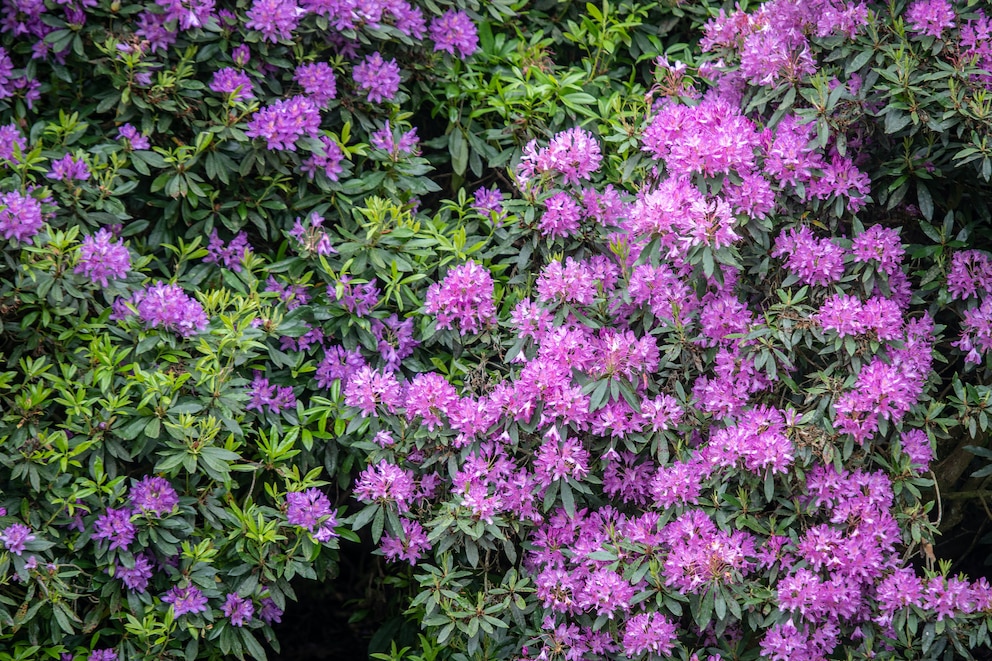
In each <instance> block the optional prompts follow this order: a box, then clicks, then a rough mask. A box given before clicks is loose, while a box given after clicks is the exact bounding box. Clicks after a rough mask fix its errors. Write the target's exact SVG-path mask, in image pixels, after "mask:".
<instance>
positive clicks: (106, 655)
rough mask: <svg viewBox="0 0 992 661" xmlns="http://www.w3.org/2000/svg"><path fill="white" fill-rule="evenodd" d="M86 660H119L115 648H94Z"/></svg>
mask: <svg viewBox="0 0 992 661" xmlns="http://www.w3.org/2000/svg"><path fill="white" fill-rule="evenodd" d="M86 661H117V652H115V651H114V650H113V649H102V650H93V651H92V652H90V654H89V656H87V657H86Z"/></svg>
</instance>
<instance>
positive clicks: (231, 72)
mask: <svg viewBox="0 0 992 661" xmlns="http://www.w3.org/2000/svg"><path fill="white" fill-rule="evenodd" d="M210 89H211V90H213V91H214V92H217V93H218V94H230V95H231V100H232V101H238V102H245V101H250V100H251V99H254V98H255V92H254V91H253V90H252V85H251V78H249V77H248V74H246V73H245V72H244V71H241V70H240V69H235V68H234V67H224V68H223V69H219V70H218V71H217V72H216V73H214V77H213V80H211V81H210Z"/></svg>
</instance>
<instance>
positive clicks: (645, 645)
mask: <svg viewBox="0 0 992 661" xmlns="http://www.w3.org/2000/svg"><path fill="white" fill-rule="evenodd" d="M677 642H678V636H677V635H676V627H675V625H674V624H673V623H672V622H671V621H670V620H669V619H668V618H666V617H665V616H664V615H662V614H661V613H657V612H654V613H638V614H637V615H635V616H633V617H632V618H630V619H629V620H627V625H626V628H625V629H624V634H623V651H624V652H625V653H626V654H627V656H628V657H634V656H640V655H641V654H644V653H645V652H650V653H651V655H652V656H655V655H657V656H670V655H671V653H672V648H673V647H674V646H675V643H677Z"/></svg>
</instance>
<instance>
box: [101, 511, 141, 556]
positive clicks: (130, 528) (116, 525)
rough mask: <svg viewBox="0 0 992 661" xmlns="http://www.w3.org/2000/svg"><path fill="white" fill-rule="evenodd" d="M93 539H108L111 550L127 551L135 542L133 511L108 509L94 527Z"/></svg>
mask: <svg viewBox="0 0 992 661" xmlns="http://www.w3.org/2000/svg"><path fill="white" fill-rule="evenodd" d="M93 530H94V532H93V539H106V540H108V541H109V542H110V550H111V551H112V550H114V549H127V547H128V546H129V545H130V544H131V542H133V541H134V535H135V530H134V524H133V523H131V510H129V509H113V508H107V511H106V512H105V513H104V514H101V515H100V516H99V517H97V520H96V523H95V524H94V526H93Z"/></svg>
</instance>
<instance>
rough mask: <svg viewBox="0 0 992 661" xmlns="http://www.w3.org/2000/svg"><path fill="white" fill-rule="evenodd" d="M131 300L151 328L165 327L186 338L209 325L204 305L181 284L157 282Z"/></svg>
mask: <svg viewBox="0 0 992 661" xmlns="http://www.w3.org/2000/svg"><path fill="white" fill-rule="evenodd" d="M131 303H132V304H133V305H135V306H136V307H137V309H138V316H139V317H141V320H142V321H144V322H145V323H146V324H148V326H149V327H151V328H157V327H159V326H161V327H163V328H165V329H166V330H171V331H172V332H174V333H176V334H177V335H180V336H182V337H190V336H191V335H195V334H197V333H199V332H200V331H202V330H203V329H204V328H206V327H207V315H206V313H205V312H204V311H203V306H202V305H200V304H199V303H198V302H197V301H195V300H193V299H192V298H190V297H189V296H188V295H187V294H186V292H184V291H183V289H182V287H180V286H179V285H173V284H166V283H164V282H158V283H155V284H154V285H151V286H150V287H147V288H146V289H145V290H143V291H139V292H135V294H134V296H133V297H132V299H131Z"/></svg>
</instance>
